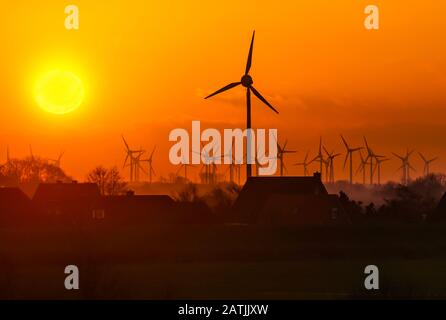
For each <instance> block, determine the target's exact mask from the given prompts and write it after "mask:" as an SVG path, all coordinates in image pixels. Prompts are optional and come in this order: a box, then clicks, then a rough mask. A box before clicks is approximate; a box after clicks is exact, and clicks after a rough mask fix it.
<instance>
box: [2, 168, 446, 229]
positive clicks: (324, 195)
mask: <svg viewBox="0 0 446 320" xmlns="http://www.w3.org/2000/svg"><path fill="white" fill-rule="evenodd" d="M93 180H94V179H93ZM445 180H446V179H445V178H444V177H443V176H442V175H435V174H430V175H429V176H426V177H423V178H419V179H417V180H414V181H413V182H411V183H410V184H409V185H407V186H403V185H401V184H396V183H388V184H385V185H382V186H376V187H374V188H370V187H367V186H363V185H359V184H358V185H356V184H355V185H350V184H349V183H347V182H336V183H334V184H327V187H326V186H325V185H324V184H323V183H322V181H321V175H320V174H319V173H314V175H313V176H305V177H292V176H287V177H250V178H249V179H248V180H247V182H246V183H245V185H244V186H243V187H241V188H240V187H239V186H238V185H236V184H231V183H220V184H215V185H211V186H202V185H198V184H194V183H191V182H187V181H182V182H180V183H177V184H175V188H174V189H177V190H178V191H176V192H170V194H151V195H147V194H146V195H139V194H135V192H134V191H132V190H130V189H129V188H128V187H125V188H124V187H123V188H122V189H121V190H118V191H117V192H111V193H110V192H105V191H104V190H101V188H103V186H102V185H101V183H100V182H98V183H94V182H84V183H81V182H77V181H74V180H72V181H65V182H63V181H55V182H46V183H38V184H37V189H36V190H35V192H34V193H33V194H32V195H31V196H29V195H27V194H26V193H25V192H24V191H22V189H21V188H20V187H18V186H16V187H4V186H3V187H0V208H1V220H0V221H1V225H2V226H3V227H8V226H18V225H47V226H49V225H57V224H66V225H74V226H82V225H88V224H106V225H111V226H112V225H115V226H123V225H132V224H134V225H139V226H141V225H144V224H148V225H150V224H216V223H239V224H247V225H301V226H305V225H308V226H310V225H339V224H347V225H351V224H355V223H366V222H370V221H373V222H378V221H381V222H383V223H385V222H400V223H423V222H429V221H435V222H439V221H440V220H441V217H442V216H445V215H446V212H444V210H445V207H446V196H443V191H444V189H445ZM25 186H26V187H28V186H29V184H27V183H25ZM158 187H159V188H160V189H161V190H162V188H163V187H164V188H166V190H169V189H170V190H172V186H171V185H169V184H158ZM156 189H157V187H156V186H153V185H151V189H150V190H152V191H154V190H156ZM200 189H205V190H207V191H204V192H203V191H200ZM327 189H328V190H330V191H331V192H332V193H331V194H330V193H329V192H328V191H327ZM158 192H159V191H158ZM350 194H353V195H354V197H353V199H368V200H369V201H367V200H365V201H355V200H352V199H350V198H349V197H350ZM440 198H441V201H439V200H440ZM443 212H444V213H443Z"/></svg>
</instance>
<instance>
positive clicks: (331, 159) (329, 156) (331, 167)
mask: <svg viewBox="0 0 446 320" xmlns="http://www.w3.org/2000/svg"><path fill="white" fill-rule="evenodd" d="M324 151H325V153H326V154H327V160H326V161H327V163H328V170H329V173H328V177H327V178H328V179H327V180H328V182H329V183H334V182H335V178H334V159H336V158H337V157H339V156H340V155H341V154H340V153H336V154H334V151H333V152H331V153H329V152H328V151H327V149H326V148H325V147H324Z"/></svg>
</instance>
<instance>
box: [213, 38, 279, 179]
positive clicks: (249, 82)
mask: <svg viewBox="0 0 446 320" xmlns="http://www.w3.org/2000/svg"><path fill="white" fill-rule="evenodd" d="M254 37H255V31H254V32H253V34H252V39H251V46H250V47H249V53H248V61H247V62H246V69H245V73H244V75H243V76H242V78H241V80H240V81H239V82H233V83H230V84H228V85H227V86H225V87H223V88H221V89H219V90H217V91H215V92H214V93H212V94H210V95H208V96H207V97H206V98H205V99H208V98H210V97H213V96H215V95H217V94H219V93H222V92H224V91H227V90H229V89H232V88H234V87H237V86H239V85H242V86H243V87H245V88H246V129H248V137H247V141H248V142H247V160H251V157H252V155H251V142H252V141H251V132H250V130H249V129H251V128H252V126H251V92H252V93H253V94H254V95H255V96H256V97H257V98H258V99H259V100H260V101H262V102H263V103H264V104H266V105H267V106H268V107H269V108H270V109H271V110H273V111H274V112H275V113H277V114H278V113H279V112H278V111H277V110H276V109H275V108H274V107H273V106H272V105H271V104H270V103H269V102H268V101H267V100H266V99H265V98H264V97H263V96H262V95H261V94H260V92H259V91H257V90H256V88H254V87H253V83H254V81H253V79H252V77H251V76H250V75H249V71H250V70H251V64H252V52H253V48H254ZM255 156H256V155H254V157H255ZM251 174H252V168H251V164H250V163H249V161H247V164H246V177H247V178H249V177H251Z"/></svg>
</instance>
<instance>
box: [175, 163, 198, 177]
mask: <svg viewBox="0 0 446 320" xmlns="http://www.w3.org/2000/svg"><path fill="white" fill-rule="evenodd" d="M189 167H195V166H194V165H193V164H188V163H183V164H182V165H181V166H180V168H179V169H178V171H177V176H178V175H179V173H180V171H181V169H183V168H184V179H185V180H187V168H189Z"/></svg>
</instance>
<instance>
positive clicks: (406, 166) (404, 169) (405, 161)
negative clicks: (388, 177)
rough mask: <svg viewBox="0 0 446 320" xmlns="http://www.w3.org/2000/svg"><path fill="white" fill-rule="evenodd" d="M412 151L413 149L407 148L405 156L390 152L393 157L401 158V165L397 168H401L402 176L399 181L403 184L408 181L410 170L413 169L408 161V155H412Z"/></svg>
mask: <svg viewBox="0 0 446 320" xmlns="http://www.w3.org/2000/svg"><path fill="white" fill-rule="evenodd" d="M413 152H414V150H412V151H409V149H407V151H406V155H405V156H401V155H398V154H396V153H393V152H392V154H393V155H394V156H395V157H397V158H398V159H400V160H401V163H402V164H401V167H399V168H398V170H402V172H403V174H402V177H401V182H402V184H403V185H407V184H408V183H409V181H410V170H414V171H415V169H414V167H412V165H411V164H410V162H409V159H410V156H411V155H412V153H413Z"/></svg>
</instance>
